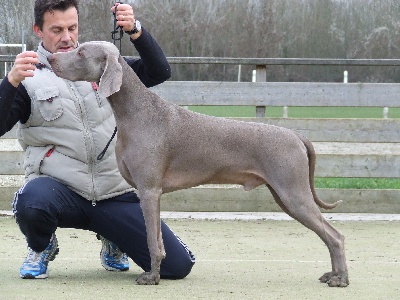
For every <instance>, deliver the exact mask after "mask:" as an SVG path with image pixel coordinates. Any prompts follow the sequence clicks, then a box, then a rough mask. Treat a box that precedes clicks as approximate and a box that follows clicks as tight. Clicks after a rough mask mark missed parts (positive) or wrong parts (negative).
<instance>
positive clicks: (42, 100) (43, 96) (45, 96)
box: [35, 86, 63, 121]
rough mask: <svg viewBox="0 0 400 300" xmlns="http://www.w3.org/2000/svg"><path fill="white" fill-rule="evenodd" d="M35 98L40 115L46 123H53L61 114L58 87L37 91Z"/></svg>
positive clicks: (61, 108) (61, 107)
mask: <svg viewBox="0 0 400 300" xmlns="http://www.w3.org/2000/svg"><path fill="white" fill-rule="evenodd" d="M35 96H36V99H37V101H38V106H39V111H40V114H41V115H42V117H43V118H44V119H45V120H46V121H53V120H55V119H57V118H59V117H60V116H61V115H62V114H63V106H62V102H61V98H60V91H59V89H58V87H56V86H49V87H43V88H40V89H37V90H36V91H35Z"/></svg>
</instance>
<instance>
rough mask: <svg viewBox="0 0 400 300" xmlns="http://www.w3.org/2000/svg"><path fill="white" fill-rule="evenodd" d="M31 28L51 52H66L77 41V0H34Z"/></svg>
mask: <svg viewBox="0 0 400 300" xmlns="http://www.w3.org/2000/svg"><path fill="white" fill-rule="evenodd" d="M34 13H35V24H34V25H33V30H34V31H35V33H36V35H37V36H38V37H39V38H40V39H41V40H42V42H43V47H44V48H45V49H46V50H47V51H49V52H52V53H55V52H68V51H71V50H73V49H75V48H76V46H77V42H78V0H36V1H35V11H34Z"/></svg>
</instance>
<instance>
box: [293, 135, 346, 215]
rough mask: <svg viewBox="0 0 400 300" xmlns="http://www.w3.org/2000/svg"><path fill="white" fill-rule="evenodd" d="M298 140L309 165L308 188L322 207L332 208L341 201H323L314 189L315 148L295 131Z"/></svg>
mask: <svg viewBox="0 0 400 300" xmlns="http://www.w3.org/2000/svg"><path fill="white" fill-rule="evenodd" d="M296 134H297V135H298V137H299V138H300V140H301V141H302V142H303V144H304V146H305V147H306V148H307V156H308V166H309V177H310V178H309V181H310V189H311V192H312V194H313V197H314V201H315V203H316V204H317V205H318V206H319V207H321V208H324V209H333V208H335V207H337V206H338V205H339V204H340V203H342V202H343V201H342V200H339V201H336V202H335V203H325V202H324V201H322V200H321V199H319V197H318V195H317V192H316V191H315V185H314V172H315V163H316V158H317V156H316V154H315V149H314V146H313V145H312V143H311V142H310V141H309V140H308V139H307V138H306V137H305V136H303V135H301V134H300V133H298V132H296Z"/></svg>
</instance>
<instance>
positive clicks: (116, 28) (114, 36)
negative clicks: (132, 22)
mask: <svg viewBox="0 0 400 300" xmlns="http://www.w3.org/2000/svg"><path fill="white" fill-rule="evenodd" d="M117 3H119V4H122V2H115V4H117ZM117 8H118V5H116V6H115V10H114V12H113V16H114V30H113V31H111V38H112V40H113V42H114V45H116V43H117V41H119V52H120V53H121V50H122V37H123V36H124V30H123V29H122V26H117ZM117 34H119V36H117ZM116 134H117V127H115V128H114V132H113V134H112V135H111V138H110V139H109V141H108V142H107V145H106V146H105V147H104V149H103V151H101V152H100V154H99V155H98V156H97V160H102V159H103V157H104V155H105V154H106V152H107V149H108V147H109V146H110V144H111V142H112V140H113V139H114V137H115V135H116Z"/></svg>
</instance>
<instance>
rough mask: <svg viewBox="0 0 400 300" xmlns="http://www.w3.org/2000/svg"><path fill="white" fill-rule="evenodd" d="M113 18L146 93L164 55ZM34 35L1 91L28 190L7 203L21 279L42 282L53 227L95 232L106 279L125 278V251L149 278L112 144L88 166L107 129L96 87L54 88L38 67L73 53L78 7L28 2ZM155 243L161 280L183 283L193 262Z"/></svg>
mask: <svg viewBox="0 0 400 300" xmlns="http://www.w3.org/2000/svg"><path fill="white" fill-rule="evenodd" d="M112 11H113V12H115V13H116V18H117V25H119V26H121V27H122V29H123V30H124V31H125V32H126V33H127V34H128V35H129V36H130V40H131V42H132V43H133V45H134V46H135V47H136V49H137V51H138V52H139V54H140V57H141V59H138V60H133V59H132V60H127V62H128V64H129V65H130V66H131V67H132V69H133V70H134V71H135V72H136V73H137V74H138V76H139V78H140V79H141V81H142V82H143V83H144V84H145V85H146V86H148V87H149V86H154V85H156V84H159V83H161V82H163V81H165V80H166V79H168V78H169V77H170V67H169V64H168V62H167V60H166V58H165V55H164V54H163V52H162V50H161V48H160V47H159V46H158V44H157V42H156V41H155V40H154V39H153V38H152V37H151V36H150V34H149V33H148V32H147V31H146V30H145V29H144V28H143V27H141V25H140V23H139V22H138V21H136V20H135V17H134V14H133V10H132V7H131V6H130V5H127V4H119V3H117V4H116V5H115V6H114V7H113V8H112ZM33 30H34V32H35V33H36V35H37V36H38V37H39V38H40V39H41V43H40V44H39V47H38V50H37V52H33V51H27V52H23V53H21V54H19V55H18V56H17V57H16V60H15V64H14V66H13V68H12V69H11V70H10V72H9V73H8V74H7V76H6V77H5V79H4V80H3V81H2V83H1V85H0V135H3V134H4V133H5V132H7V131H8V130H10V129H11V128H13V126H14V125H15V124H16V123H18V139H19V141H20V143H21V145H22V147H23V148H24V149H25V151H26V154H25V160H24V168H25V176H26V179H27V182H26V184H25V185H24V186H23V187H22V188H21V189H20V190H19V191H18V193H16V195H15V199H14V202H13V211H14V213H15V216H16V220H17V223H18V225H19V227H20V229H21V231H22V233H23V234H24V235H25V237H26V240H27V243H28V256H27V258H26V259H25V261H24V263H23V264H22V266H21V268H20V276H21V277H22V278H29V279H31V278H47V277H48V271H47V267H48V262H49V261H52V260H54V258H55V257H56V255H57V253H58V251H59V250H58V242H57V238H56V235H55V231H56V229H57V227H64V228H65V227H68V228H78V229H85V230H91V231H93V232H96V233H97V234H98V236H99V237H100V239H101V241H102V249H101V252H100V258H101V264H102V265H103V267H104V268H105V269H107V270H111V271H126V270H128V269H129V262H128V259H127V256H126V255H125V254H124V252H125V253H126V254H127V255H128V256H129V257H130V258H131V259H132V260H133V261H134V262H135V263H136V264H138V265H139V266H140V267H141V268H142V269H143V270H145V271H149V270H150V256H149V252H148V248H147V241H146V231H145V224H144V219H143V215H142V211H141V209H140V204H139V199H138V197H137V196H136V194H135V193H134V192H133V189H132V187H131V186H129V185H128V184H127V183H126V182H125V181H124V180H123V179H122V176H121V175H120V173H119V172H118V169H117V163H116V158H115V152H114V145H115V141H113V142H112V144H111V145H110V147H109V148H108V150H107V152H106V154H105V155H104V157H103V159H102V160H98V159H97V156H98V155H99V153H100V152H101V151H102V150H103V149H104V147H105V145H106V144H107V142H108V140H109V139H110V137H111V135H112V132H113V130H114V127H115V120H114V117H113V115H112V110H111V107H110V105H109V104H108V102H107V100H106V99H102V98H100V97H99V95H98V93H97V85H96V84H95V83H92V84H91V83H89V82H75V83H73V82H70V81H67V80H64V79H61V78H59V77H57V76H56V75H55V74H54V73H53V72H52V71H51V67H50V65H49V63H48V61H47V56H48V55H50V54H51V53H54V52H60V51H63V52H67V51H71V50H73V49H75V48H76V47H77V45H78V0H36V1H35V24H34V26H33ZM77 67H79V66H77ZM162 234H163V238H164V243H165V248H166V253H167V257H166V259H165V260H163V263H162V265H161V277H164V278H173V279H178V278H184V277H185V276H187V274H189V272H190V271H191V268H192V265H193V264H194V256H193V255H192V253H191V252H190V251H189V249H188V248H187V246H186V245H185V244H184V243H183V242H182V241H181V240H180V239H179V238H178V237H177V236H175V235H174V233H173V232H172V231H171V230H170V229H169V228H168V227H167V225H165V223H162ZM111 241H112V242H111ZM82 246H83V247H84V245H82ZM120 249H123V251H121V250H120Z"/></svg>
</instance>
